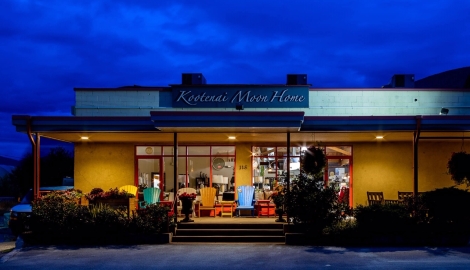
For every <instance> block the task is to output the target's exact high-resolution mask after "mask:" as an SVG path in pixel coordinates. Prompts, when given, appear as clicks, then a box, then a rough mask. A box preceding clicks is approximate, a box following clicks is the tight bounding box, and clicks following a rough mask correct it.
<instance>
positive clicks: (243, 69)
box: [0, 0, 470, 158]
mask: <svg viewBox="0 0 470 270" xmlns="http://www.w3.org/2000/svg"><path fill="white" fill-rule="evenodd" d="M0 13H1V16H0V60H1V62H0V64H1V67H2V68H1V69H0V85H1V99H0V100H1V101H0V105H1V106H0V125H1V127H2V131H1V133H0V155H2V156H7V157H14V158H20V157H21V156H23V154H24V153H25V152H26V151H29V150H30V148H31V147H30V144H29V141H28V138H27V136H26V135H24V134H19V133H16V132H15V131H14V127H13V125H12V124H11V116H12V115H13V114H28V115H71V106H73V105H74V103H75V96H74V92H73V88H74V87H119V86H124V85H134V84H137V85H142V86H167V85H168V84H175V83H176V84H177V83H180V82H181V73H185V72H202V73H203V74H204V76H205V77H206V79H207V82H208V83H250V84H251V83H252V84H256V83H263V84H264V83H268V84H270V83H273V84H277V83H285V80H286V78H285V77H286V74H288V73H306V74H308V82H309V83H311V84H312V85H313V87H380V86H382V85H384V84H387V83H388V82H389V80H390V77H391V76H392V75H393V74H395V73H412V74H415V75H416V79H420V78H423V77H426V76H429V75H432V74H435V73H439V72H441V71H445V70H449V69H454V68H460V67H464V66H469V65H470V50H469V48H470V19H469V14H470V1H467V0H430V1H421V0H415V1H413V0H389V1H386V0H337V1H325V0H290V1H281V0H279V1H275V0H256V1H254V0H237V1H218V0H212V1H208V0H199V1H194V0H193V1H186V0H182V1H181V0H172V1H164V0H159V1H155V0H148V1H144V0H139V1H135V0H94V1H66V0H41V1H33V0H1V1H0Z"/></svg>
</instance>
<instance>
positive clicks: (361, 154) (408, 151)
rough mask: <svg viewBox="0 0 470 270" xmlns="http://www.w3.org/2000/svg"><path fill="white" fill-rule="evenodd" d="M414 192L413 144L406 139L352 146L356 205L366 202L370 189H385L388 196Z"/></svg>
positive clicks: (383, 190)
mask: <svg viewBox="0 0 470 270" xmlns="http://www.w3.org/2000/svg"><path fill="white" fill-rule="evenodd" d="M398 190H400V191H413V145H412V143H411V142H410V143H406V142H403V143H402V142H377V143H356V144H354V145H353V206H355V205H358V204H362V205H367V191H382V192H383V193H384V197H385V198H386V199H388V198H390V199H397V192H398Z"/></svg>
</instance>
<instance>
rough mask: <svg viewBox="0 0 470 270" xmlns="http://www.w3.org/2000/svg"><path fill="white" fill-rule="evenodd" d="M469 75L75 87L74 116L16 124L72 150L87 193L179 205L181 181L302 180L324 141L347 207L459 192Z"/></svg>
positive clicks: (35, 139) (267, 185)
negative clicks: (342, 83)
mask: <svg viewBox="0 0 470 270" xmlns="http://www.w3.org/2000/svg"><path fill="white" fill-rule="evenodd" d="M457 71H458V72H457ZM462 74H463V75H462ZM469 75H470V68H463V69H458V70H453V71H448V72H444V73H441V74H437V75H434V76H430V77H427V78H424V79H422V80H419V81H415V80H414V76H413V75H411V74H401V75H394V76H393V77H392V80H391V82H390V84H388V85H384V87H382V88H347V89H340V88H328V89H323V88H315V87H312V86H311V85H309V84H308V82H307V76H306V75H304V74H289V75H287V80H286V84H267V85H252V84H240V85H234V84H207V83H206V80H205V78H204V76H203V74H200V73H191V74H183V75H182V82H181V84H171V85H169V86H168V87H142V86H135V85H134V86H126V87H120V88H75V89H74V90H75V96H76V103H75V105H74V106H73V108H72V111H73V116H70V117H58V116H24V115H21V116H20V115H15V116H13V117H12V121H13V125H15V126H16V129H17V131H18V132H24V133H28V134H30V140H31V142H32V144H33V145H36V147H35V149H37V151H36V155H38V153H39V148H40V138H41V137H48V138H52V139H56V140H61V141H67V142H71V143H73V144H74V146H75V147H74V148H75V153H74V156H75V174H74V179H75V187H76V188H78V189H81V190H83V191H84V192H89V191H91V189H92V188H95V187H101V188H102V189H104V190H107V189H109V188H114V187H119V186H123V185H127V184H132V185H146V186H159V187H160V188H161V189H162V190H163V191H164V193H162V199H164V200H171V197H173V196H174V195H173V191H174V190H175V186H176V187H177V188H180V187H193V188H196V189H198V188H200V187H203V186H215V187H217V189H218V190H219V192H220V193H222V192H223V191H227V190H236V187H237V186H241V185H255V186H256V187H257V188H258V189H259V190H271V189H272V188H273V184H274V182H275V181H287V180H289V179H292V178H294V177H295V176H296V175H297V174H298V173H299V168H300V164H299V159H300V155H301V152H302V150H303V149H304V148H306V147H308V146H313V145H315V146H317V145H321V146H323V147H325V150H326V153H327V158H328V166H327V168H326V169H325V184H328V185H332V186H335V188H337V189H339V188H340V187H347V188H348V190H349V191H348V196H349V203H350V204H351V206H356V205H359V204H362V205H366V204H367V196H366V193H367V191H382V192H383V193H384V197H385V198H389V199H396V197H397V192H398V191H411V192H412V191H419V192H421V191H428V190H433V189H435V188H441V187H448V186H451V185H454V183H453V181H452V180H451V179H450V176H449V175H447V173H446V172H447V169H446V165H447V160H448V159H449V157H450V155H451V153H452V152H457V151H460V150H462V149H464V148H465V142H466V140H468V138H469V135H468V132H469V131H470V105H469V104H470V89H469V88H470V87H469V84H470V79H469V78H470V77H469ZM452 76H454V77H452ZM449 77H452V78H453V79H452V80H450V81H451V83H449V84H447V85H445V84H443V81H445V79H444V78H447V79H449ZM439 78H440V79H439ZM433 85H437V87H433ZM469 147H470V146H469ZM35 177H37V176H35Z"/></svg>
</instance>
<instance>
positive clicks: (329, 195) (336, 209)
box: [285, 147, 349, 234]
mask: <svg viewBox="0 0 470 270" xmlns="http://www.w3.org/2000/svg"><path fill="white" fill-rule="evenodd" d="M301 164H302V166H301V170H300V174H299V175H298V177H297V179H294V180H292V181H291V186H290V190H289V192H286V195H285V209H286V212H287V215H288V216H289V217H291V218H292V222H293V223H294V224H296V225H299V227H300V226H301V227H303V229H304V230H306V231H307V232H309V233H312V234H321V232H322V231H323V229H325V228H327V227H331V226H334V225H335V224H336V223H338V222H339V221H341V220H342V219H343V217H344V215H343V214H344V213H345V212H347V210H348V209H349V208H348V207H347V205H345V204H343V203H341V202H339V200H338V194H337V192H336V191H335V190H334V189H333V188H331V187H325V186H324V181H323V167H324V166H325V164H326V158H325V154H324V153H323V150H322V149H321V148H318V147H311V148H309V149H307V151H305V152H304V154H303V156H302V159H301ZM308 172H309V173H308Z"/></svg>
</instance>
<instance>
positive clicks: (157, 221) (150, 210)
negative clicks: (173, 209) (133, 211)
mask: <svg viewBox="0 0 470 270" xmlns="http://www.w3.org/2000/svg"><path fill="white" fill-rule="evenodd" d="M169 210H170V208H169V207H168V206H160V205H158V204H150V205H147V206H146V207H145V208H143V209H138V210H137V215H135V216H134V217H133V219H132V220H131V224H130V226H131V229H132V231H134V232H136V233H144V234H151V233H156V232H165V231H167V230H168V226H169V225H170V224H171V223H172V220H170V219H171V217H168V211H169Z"/></svg>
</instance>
